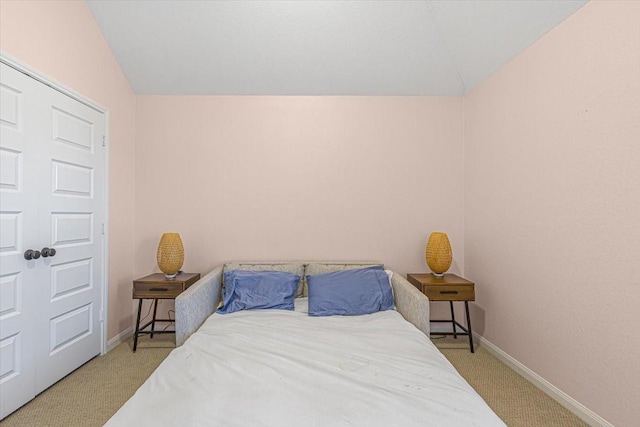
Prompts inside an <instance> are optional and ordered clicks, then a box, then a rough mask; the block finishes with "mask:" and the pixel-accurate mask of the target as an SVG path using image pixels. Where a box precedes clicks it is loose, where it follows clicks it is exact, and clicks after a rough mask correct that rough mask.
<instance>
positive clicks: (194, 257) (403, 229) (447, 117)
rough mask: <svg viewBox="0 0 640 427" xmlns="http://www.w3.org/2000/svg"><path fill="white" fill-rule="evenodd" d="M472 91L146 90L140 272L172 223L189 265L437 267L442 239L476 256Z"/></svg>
mask: <svg viewBox="0 0 640 427" xmlns="http://www.w3.org/2000/svg"><path fill="white" fill-rule="evenodd" d="M462 156H463V151H462V99H461V98H455V97H452V98H446V97H443V98H438V97H169V96H140V97H139V98H138V109H137V137H136V194H137V197H136V233H137V236H138V238H137V245H136V248H135V249H136V250H135V253H136V256H137V258H136V273H137V274H146V273H150V272H152V271H157V266H156V261H155V251H156V247H157V244H158V240H159V238H160V235H161V234H162V233H163V232H165V231H177V232H180V234H181V236H182V239H183V242H184V245H185V247H186V262H185V267H184V268H185V269H186V270H190V271H199V272H206V271H208V270H210V269H211V268H212V267H214V266H216V265H219V264H221V263H223V262H224V261H229V260H235V259H245V260H246V259H258V260H265V259H269V260H271V259H273V260H283V259H376V260H382V261H384V262H385V263H386V264H387V265H388V266H389V267H391V268H393V269H396V270H397V271H400V272H403V273H405V272H409V271H427V268H426V265H425V262H424V255H423V253H424V245H425V243H426V239H427V237H428V233H429V232H431V231H434V230H445V231H447V232H448V233H449V236H450V238H451V241H452V245H453V248H454V256H455V265H454V266H453V269H454V270H455V269H457V270H459V269H460V268H461V266H462V265H463V263H464V259H463V256H464V250H463V236H462V232H463V175H462V162H461V159H462Z"/></svg>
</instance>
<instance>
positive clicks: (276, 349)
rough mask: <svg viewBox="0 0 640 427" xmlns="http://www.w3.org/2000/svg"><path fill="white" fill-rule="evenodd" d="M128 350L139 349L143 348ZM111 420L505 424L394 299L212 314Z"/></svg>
mask: <svg viewBox="0 0 640 427" xmlns="http://www.w3.org/2000/svg"><path fill="white" fill-rule="evenodd" d="M139 353H140V354H139V355H138V357H144V351H142V352H139ZM106 425H107V426H108V427H116V426H156V427H160V426H189V427H191V426H193V427H196V426H216V427H231V426H238V427H240V426H241V427H253V426H269V427H275V426H278V427H289V426H305V427H306V426H318V427H320V426H322V427H333V426H363V427H376V426H385V427H389V426H398V427H401V426H421V427H426V426H437V427H445V426H483V427H489V426H504V423H503V422H502V421H501V420H500V419H499V418H498V417H497V416H496V415H495V414H494V413H493V412H492V411H491V409H490V408H489V407H488V406H487V405H486V403H485V402H484V401H483V400H482V398H481V397H480V396H479V395H478V394H477V393H476V392H475V391H474V390H473V389H472V388H471V387H470V386H469V385H468V384H467V383H466V382H465V380H464V379H463V378H462V377H460V375H459V374H458V373H457V372H456V371H455V369H454V368H453V366H452V365H451V364H450V363H449V362H448V361H447V360H446V359H445V358H444V356H443V355H442V354H441V353H440V352H439V351H438V349H437V348H436V347H435V346H434V345H433V344H432V343H431V342H430V340H429V339H428V338H427V337H426V336H425V335H424V334H423V333H421V332H420V331H418V330H417V329H416V328H415V327H414V326H413V325H411V324H410V323H408V322H406V321H405V320H404V319H403V318H402V316H401V315H400V314H399V313H397V312H396V311H385V312H379V313H374V314H370V315H364V316H349V317H348V316H332V317H320V318H318V317H309V316H308V315H307V314H306V299H302V298H299V299H297V300H296V311H284V310H255V311H241V312H237V313H232V314H226V315H221V314H214V315H212V316H211V317H210V318H209V319H208V320H207V321H206V322H205V323H204V324H203V325H202V327H200V329H199V330H198V331H197V332H196V333H195V334H194V335H192V336H191V337H190V338H189V339H188V340H187V342H186V343H185V344H184V345H183V346H181V347H179V348H177V349H175V350H174V351H172V352H171V354H170V355H169V356H168V357H167V359H166V360H165V361H164V362H163V363H162V364H161V365H160V366H159V367H158V369H157V370H156V371H155V372H154V373H153V375H151V377H150V378H149V379H148V380H147V381H146V382H145V383H144V384H143V385H142V387H140V389H139V390H138V391H137V392H136V394H135V395H134V396H133V397H132V398H131V399H130V400H129V401H128V402H127V403H126V404H125V405H124V406H123V407H122V408H121V409H120V410H119V411H118V412H117V413H116V414H115V415H114V416H113V418H111V420H109V422H108V423H107V424H106Z"/></svg>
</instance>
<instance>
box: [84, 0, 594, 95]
mask: <svg viewBox="0 0 640 427" xmlns="http://www.w3.org/2000/svg"><path fill="white" fill-rule="evenodd" d="M586 2H587V0H495V1H489V0H476V1H472V0H469V1H430V0H427V1H304V0H298V1H206V0H204V1H203V0H200V1H192V0H182V1H173V0H171V1H170V0H164V1H142V0H134V1H122V0H121V1H114V0H87V3H88V5H89V8H90V9H91V12H92V13H93V15H94V17H95V19H96V21H97V23H98V25H99V26H100V28H101V30H102V32H103V34H104V36H105V38H106V40H107V42H108V43H109V45H110V47H111V49H112V50H113V52H114V54H115V56H116V58H117V60H118V62H119V63H120V66H121V67H122V70H123V72H124V74H125V75H126V77H127V79H128V80H129V82H130V83H131V86H132V87H133V90H134V91H135V92H136V93H138V94H156V95H461V94H464V93H466V92H468V91H469V90H471V89H472V88H473V87H474V86H476V85H477V84H478V83H480V82H481V81H482V80H484V79H485V78H487V77H488V76H490V75H491V74H493V73H494V72H495V71H496V70H498V69H499V68H500V67H502V66H503V65H504V64H506V63H507V62H508V61H509V60H511V59H512V58H513V57H515V56H516V55H518V54H519V53H520V52H522V51H523V50H524V49H526V48H527V47H528V46H530V45H531V44H532V43H534V42H535V41H536V40H538V39H539V38H540V37H541V36H543V35H544V34H545V33H547V32H548V31H549V30H551V29H552V28H553V27H555V26H556V25H558V24H559V23H560V22H562V21H563V20H564V19H565V18H567V17H568V16H569V15H571V14H572V13H573V12H575V11H576V10H578V9H579V8H580V7H582V6H583V5H584V4H585V3H586Z"/></svg>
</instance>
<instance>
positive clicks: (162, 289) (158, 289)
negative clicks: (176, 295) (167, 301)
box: [149, 288, 169, 292]
mask: <svg viewBox="0 0 640 427" xmlns="http://www.w3.org/2000/svg"><path fill="white" fill-rule="evenodd" d="M168 290H169V289H168V288H151V289H149V291H151V292H167V291H168Z"/></svg>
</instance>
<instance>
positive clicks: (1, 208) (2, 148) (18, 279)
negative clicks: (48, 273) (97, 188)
mask: <svg viewBox="0 0 640 427" xmlns="http://www.w3.org/2000/svg"><path fill="white" fill-rule="evenodd" d="M0 67H1V68H0V415H1V416H2V417H4V416H6V415H7V414H8V413H10V412H12V411H13V410H15V409H16V408H18V407H20V406H21V405H22V404H24V402H26V401H28V400H29V399H31V398H33V397H34V396H35V394H36V393H35V387H34V385H35V370H34V369H33V367H34V366H35V353H34V350H35V339H36V336H35V331H36V329H35V328H36V324H37V323H36V321H35V320H36V318H37V314H38V310H37V307H36V304H35V303H34V302H35V299H36V294H37V292H38V290H37V289H36V287H37V283H38V282H39V281H40V280H41V278H42V274H43V271H42V269H41V268H38V267H39V263H38V260H31V261H27V260H25V259H24V256H23V253H24V252H25V251H26V250H27V249H29V248H31V249H39V248H38V247H37V245H38V244H39V242H38V227H37V224H38V219H37V215H38V211H37V209H36V205H35V204H36V203H37V200H38V198H39V196H40V194H39V189H40V185H39V183H38V181H37V175H38V174H37V171H38V169H42V168H44V167H45V165H46V163H44V159H41V158H39V157H38V156H37V150H36V148H37V146H36V145H37V144H36V132H35V128H34V122H33V118H34V117H35V116H36V113H35V110H34V107H35V104H34V103H33V102H31V101H30V98H31V97H32V95H33V93H34V92H35V91H36V82H35V81H34V80H33V79H30V78H29V77H27V76H26V75H24V74H22V73H18V72H16V71H15V70H13V69H11V68H9V67H7V66H6V65H4V64H0ZM27 158H29V159H30V158H35V159H36V160H35V161H33V162H31V161H30V162H25V159H27Z"/></svg>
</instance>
